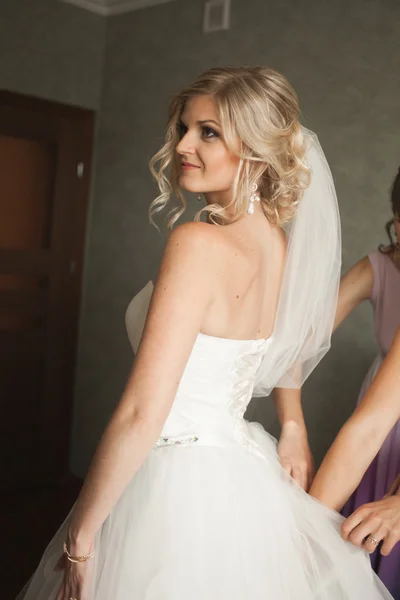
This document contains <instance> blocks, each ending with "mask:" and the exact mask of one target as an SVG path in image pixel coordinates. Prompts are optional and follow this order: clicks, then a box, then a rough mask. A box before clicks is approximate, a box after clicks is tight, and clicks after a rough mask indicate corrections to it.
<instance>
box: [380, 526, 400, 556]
mask: <svg viewBox="0 0 400 600" xmlns="http://www.w3.org/2000/svg"><path fill="white" fill-rule="evenodd" d="M399 538H400V536H399V535H396V534H395V533H393V532H390V533H388V535H387V536H386V537H385V539H384V540H383V544H382V548H381V554H382V556H389V554H390V553H391V551H392V550H393V548H394V547H395V545H396V544H397V542H398V541H399Z"/></svg>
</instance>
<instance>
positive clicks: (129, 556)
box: [19, 424, 391, 600]
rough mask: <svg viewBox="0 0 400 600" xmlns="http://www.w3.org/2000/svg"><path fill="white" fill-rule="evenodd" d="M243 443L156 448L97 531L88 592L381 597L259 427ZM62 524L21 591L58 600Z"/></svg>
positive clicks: (120, 598)
mask: <svg viewBox="0 0 400 600" xmlns="http://www.w3.org/2000/svg"><path fill="white" fill-rule="evenodd" d="M249 432H250V434H251V436H252V439H253V440H254V442H255V443H256V445H257V448H258V451H257V453H254V452H250V451H249V450H248V449H246V448H243V447H242V446H240V445H236V446H233V445H231V446H228V447H224V446H223V445H220V446H217V445H196V444H193V445H187V446H173V445H172V446H167V447H161V448H156V449H154V450H152V451H151V453H150V456H149V457H148V459H147V460H146V462H145V463H144V465H143V466H142V468H141V469H140V471H139V472H138V473H137V475H136V476H135V477H134V479H133V480H132V482H131V483H130V485H129V486H128V487H127V489H126V491H125V493H124V494H123V496H122V497H121V499H120V501H119V502H118V504H117V505H116V507H115V508H114V510H113V511H112V513H111V515H110V516H109V518H108V519H107V521H106V522H105V523H104V525H103V527H102V529H101V531H100V532H99V534H98V536H97V538H96V556H95V558H94V559H93V560H92V562H91V567H90V568H91V573H90V586H89V587H90V589H89V590H88V593H87V594H88V599H89V600H188V599H190V600H377V599H385V600H387V599H389V598H391V596H390V594H389V593H388V592H387V591H386V589H385V588H384V587H383V585H382V584H381V583H380V581H379V580H378V578H377V577H376V575H375V574H374V573H373V571H372V570H371V567H370V563H369V558H368V556H367V555H366V554H365V553H364V551H362V550H360V549H357V548H355V547H354V546H352V545H351V544H350V543H347V542H344V541H343V540H342V539H341V537H340V534H339V528H340V524H341V522H342V520H343V519H342V517H341V516H340V515H339V514H337V513H336V512H334V511H332V510H330V509H328V508H326V507H325V506H324V505H322V504H320V503H319V502H317V501H315V500H313V499H312V498H311V497H310V496H308V495H307V494H306V493H305V492H303V490H301V489H300V488H299V486H297V485H296V484H295V483H294V482H293V481H292V480H290V479H288V477H287V475H286V474H285V473H284V471H283V470H282V468H281V466H280V464H279V460H278V457H277V452H276V442H275V440H274V439H273V438H271V437H270V436H269V435H268V434H267V433H266V432H265V431H264V429H263V428H262V427H261V426H260V425H258V424H250V425H249ZM66 529H67V522H66V523H64V525H63V526H62V527H61V529H60V530H59V531H58V533H57V534H56V536H55V537H54V539H53V540H52V542H51V543H50V545H49V546H48V548H47V550H46V552H45V554H44V556H43V558H42V561H41V563H40V565H39V567H38V569H37V571H36V573H35V574H34V576H33V577H32V579H31V581H30V582H29V584H28V585H27V586H26V588H25V590H24V591H23V592H22V593H21V594H20V595H19V599H24V600H50V599H54V598H55V596H56V592H57V590H58V588H59V586H60V583H61V577H62V575H61V574H60V573H57V572H54V570H53V569H54V566H55V564H56V562H57V560H58V558H59V557H60V555H61V552H62V546H63V542H64V540H65V538H66Z"/></svg>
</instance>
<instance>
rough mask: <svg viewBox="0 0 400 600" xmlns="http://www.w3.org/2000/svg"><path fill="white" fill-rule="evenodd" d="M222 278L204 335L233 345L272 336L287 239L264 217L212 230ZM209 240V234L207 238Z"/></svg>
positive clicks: (220, 277) (203, 326) (261, 215)
mask: <svg viewBox="0 0 400 600" xmlns="http://www.w3.org/2000/svg"><path fill="white" fill-rule="evenodd" d="M208 227H209V228H211V229H212V235H213V236H214V238H215V242H216V245H217V248H218V253H217V254H218V255H217V256H216V257H215V260H216V261H217V264H218V278H217V284H216V287H215V293H214V294H213V296H214V297H213V300H212V302H211V304H210V307H209V310H207V313H206V315H205V317H204V320H203V323H202V332H203V333H206V334H208V335H213V336H217V337H224V338H231V339H260V338H267V337H269V336H270V335H271V334H272V331H273V327H274V321H275V314H276V309H277V304H278V299H279V292H280V287H281V282H282V276H283V271H284V264H285V257H286V237H285V234H284V232H283V230H282V229H281V228H280V227H273V226H271V225H270V224H269V222H268V220H267V218H266V217H265V216H264V215H263V214H262V212H261V211H259V212H258V211H257V213H256V214H254V215H252V216H249V217H244V218H243V219H241V220H239V221H237V222H235V223H233V224H231V225H228V226H225V227H214V226H211V225H210V226H208ZM208 234H209V232H208Z"/></svg>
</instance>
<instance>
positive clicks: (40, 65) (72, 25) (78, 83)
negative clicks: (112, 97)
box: [0, 0, 107, 109]
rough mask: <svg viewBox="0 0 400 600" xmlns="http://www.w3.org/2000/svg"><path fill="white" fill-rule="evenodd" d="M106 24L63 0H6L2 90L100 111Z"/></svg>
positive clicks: (0, 9)
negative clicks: (61, 0) (98, 108)
mask: <svg viewBox="0 0 400 600" xmlns="http://www.w3.org/2000/svg"><path fill="white" fill-rule="evenodd" d="M106 25H107V22H106V21H105V19H103V18H102V17H100V16H98V15H94V14H91V13H89V12H86V11H83V10H80V9H78V8H76V7H74V6H71V5H68V4H64V3H62V2H59V1H58V0H1V2H0V88H1V89H6V90H11V91H13V92H20V93H22V94H28V95H32V96H38V97H40V98H46V99H49V100H56V101H58V102H63V103H65V104H76V105H79V106H83V107H85V108H92V109H95V108H97V107H98V105H99V103H100V95H101V80H102V70H103V58H104V42H105V29H106Z"/></svg>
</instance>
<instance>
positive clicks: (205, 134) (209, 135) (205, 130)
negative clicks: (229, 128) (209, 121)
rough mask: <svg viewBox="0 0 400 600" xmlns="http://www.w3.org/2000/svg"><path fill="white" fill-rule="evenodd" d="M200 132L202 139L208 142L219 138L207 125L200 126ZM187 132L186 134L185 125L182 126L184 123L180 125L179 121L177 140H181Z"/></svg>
mask: <svg viewBox="0 0 400 600" xmlns="http://www.w3.org/2000/svg"><path fill="white" fill-rule="evenodd" d="M200 130H201V137H202V138H203V139H206V140H209V139H213V138H219V137H221V136H220V134H219V133H218V132H217V131H215V129H213V128H212V127H210V126H208V125H201V126H200ZM187 132H188V128H187V127H186V125H184V123H182V121H179V123H178V136H179V139H180V140H181V139H182V138H183V137H184V136H185V135H186V134H187Z"/></svg>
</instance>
